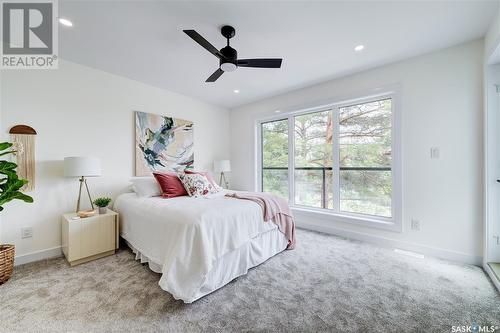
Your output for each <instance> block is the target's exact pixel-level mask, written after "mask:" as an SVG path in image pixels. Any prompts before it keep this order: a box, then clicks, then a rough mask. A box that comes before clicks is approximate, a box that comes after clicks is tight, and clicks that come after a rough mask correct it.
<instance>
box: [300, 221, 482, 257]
mask: <svg viewBox="0 0 500 333" xmlns="http://www.w3.org/2000/svg"><path fill="white" fill-rule="evenodd" d="M295 223H296V225H297V227H299V228H304V229H309V230H314V231H320V232H324V233H327V234H332V235H337V236H341V237H346V238H351V239H356V240H360V241H364V242H367V243H372V244H376V245H379V246H382V247H386V248H393V249H401V250H407V251H412V252H417V253H421V254H424V255H426V256H430V257H436V258H440V259H446V260H450V261H456V262H460V263H464V264H470V265H476V266H482V264H483V257H481V256H474V255H470V254H467V253H462V252H456V251H450V250H445V249H440V248H435V247H430V246H426V245H420V244H415V243H409V242H404V241H398V240H394V239H389V238H385V237H380V236H375V235H370V234H365V233H361V232H356V231H348V230H343V229H339V228H335V227H333V226H331V225H326V224H319V223H314V222H305V221H300V220H298V221H295Z"/></svg>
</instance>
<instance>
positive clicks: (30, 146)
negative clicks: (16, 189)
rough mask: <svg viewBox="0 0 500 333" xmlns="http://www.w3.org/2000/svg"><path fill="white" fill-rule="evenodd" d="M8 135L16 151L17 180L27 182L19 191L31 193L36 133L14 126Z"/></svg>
mask: <svg viewBox="0 0 500 333" xmlns="http://www.w3.org/2000/svg"><path fill="white" fill-rule="evenodd" d="M9 133H10V137H11V141H12V143H13V144H14V146H13V148H14V150H15V151H16V154H15V155H16V159H17V161H16V164H17V174H18V176H19V178H22V179H27V180H28V183H27V184H26V185H24V186H23V188H22V189H21V190H22V191H25V192H29V191H33V190H34V189H35V136H36V131H35V130H34V129H33V128H31V127H29V126H26V125H16V126H14V127H12V128H11V129H10V131H9Z"/></svg>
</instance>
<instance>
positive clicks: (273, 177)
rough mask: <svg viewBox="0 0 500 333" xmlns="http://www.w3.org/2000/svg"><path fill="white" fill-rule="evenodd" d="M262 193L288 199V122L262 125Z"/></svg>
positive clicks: (281, 121) (279, 121)
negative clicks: (269, 193)
mask: <svg viewBox="0 0 500 333" xmlns="http://www.w3.org/2000/svg"><path fill="white" fill-rule="evenodd" d="M261 133H262V191H264V192H271V193H275V194H279V195H281V196H282V197H285V198H288V120H287V119H284V120H277V121H273V122H268V123H263V124H262V125H261Z"/></svg>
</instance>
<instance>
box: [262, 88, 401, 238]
mask: <svg viewBox="0 0 500 333" xmlns="http://www.w3.org/2000/svg"><path fill="white" fill-rule="evenodd" d="M356 96H358V97H356ZM359 96H361V97H359ZM399 96H400V93H399V88H398V87H390V88H389V87H387V88H385V89H382V88H378V89H377V93H373V91H372V93H371V94H370V93H364V94H361V93H358V94H356V95H354V96H353V97H351V98H345V99H340V98H337V99H335V100H333V101H330V102H326V103H321V105H319V106H313V107H305V108H295V109H291V110H289V111H284V112H280V113H278V114H276V115H273V116H270V117H265V118H264V117H263V118H260V119H257V120H256V132H255V134H256V143H257V144H256V151H255V153H256V155H255V156H256V167H257V172H256V179H255V188H256V189H257V190H258V191H262V185H263V177H262V176H263V172H262V171H263V161H262V154H263V152H262V148H263V146H262V145H263V142H262V124H265V123H269V122H273V121H278V120H285V119H288V199H289V202H290V207H291V209H292V211H293V212H294V213H295V214H296V215H299V216H301V217H302V216H304V217H312V218H317V219H320V220H325V221H326V222H331V221H335V222H342V223H348V224H356V225H362V226H368V227H375V228H380V229H385V230H390V231H395V232H402V193H403V191H402V149H401V128H400V127H401V124H400V122H401V119H400V118H401V117H400V98H399ZM383 99H391V151H392V156H391V175H392V177H391V178H392V197H391V215H392V216H391V217H390V218H389V217H382V216H375V215H368V214H360V213H351V212H342V211H340V174H339V170H340V166H339V155H340V151H339V140H338V133H339V127H340V125H339V109H340V108H342V107H347V106H351V105H354V104H362V103H369V102H375V101H380V100H383ZM318 104H320V103H318ZM327 110H330V111H331V112H332V121H333V126H334V128H333V130H334V138H335V140H334V142H333V145H332V149H333V155H332V156H333V171H334V177H333V200H334V202H333V204H334V207H336V209H335V210H330V209H325V208H316V207H307V206H302V205H295V198H294V197H295V140H294V126H295V123H294V117H295V116H300V115H303V114H309V113H316V112H321V111H327Z"/></svg>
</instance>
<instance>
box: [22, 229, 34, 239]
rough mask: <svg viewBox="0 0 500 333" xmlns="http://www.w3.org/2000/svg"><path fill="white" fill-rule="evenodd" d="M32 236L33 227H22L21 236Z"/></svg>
mask: <svg viewBox="0 0 500 333" xmlns="http://www.w3.org/2000/svg"><path fill="white" fill-rule="evenodd" d="M31 237H33V228H32V227H24V228H21V238H31Z"/></svg>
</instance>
